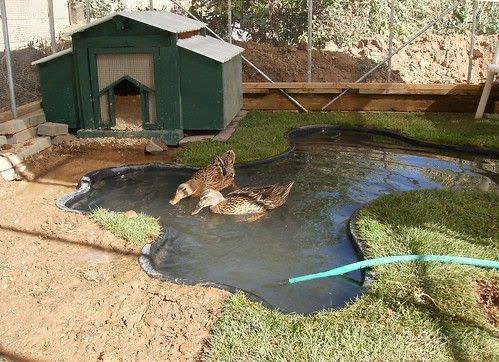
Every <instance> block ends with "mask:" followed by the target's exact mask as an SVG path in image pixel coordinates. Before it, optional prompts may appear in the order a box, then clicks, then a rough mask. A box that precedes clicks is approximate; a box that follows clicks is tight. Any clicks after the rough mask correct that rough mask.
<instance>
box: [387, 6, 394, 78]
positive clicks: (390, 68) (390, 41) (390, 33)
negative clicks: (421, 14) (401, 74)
mask: <svg viewBox="0 0 499 362" xmlns="http://www.w3.org/2000/svg"><path fill="white" fill-rule="evenodd" d="M394 15H395V0H390V23H389V35H388V56H390V55H392V51H393V18H394ZM387 81H388V83H390V82H391V81H392V58H390V59H388V74H387Z"/></svg>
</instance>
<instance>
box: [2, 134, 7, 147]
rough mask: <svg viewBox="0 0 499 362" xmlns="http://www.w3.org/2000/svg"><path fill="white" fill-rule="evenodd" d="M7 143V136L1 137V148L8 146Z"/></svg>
mask: <svg viewBox="0 0 499 362" xmlns="http://www.w3.org/2000/svg"><path fill="white" fill-rule="evenodd" d="M7 143H8V142H7V137H6V136H0V146H3V145H6V144H7Z"/></svg>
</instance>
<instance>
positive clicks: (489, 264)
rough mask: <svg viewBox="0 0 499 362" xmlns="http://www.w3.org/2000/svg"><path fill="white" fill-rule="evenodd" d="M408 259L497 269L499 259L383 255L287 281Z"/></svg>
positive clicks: (313, 277)
mask: <svg viewBox="0 0 499 362" xmlns="http://www.w3.org/2000/svg"><path fill="white" fill-rule="evenodd" d="M409 261H438V262H440V263H448V264H461V265H471V266H478V267H482V268H493V269H499V261H495V260H484V259H473V258H464V257H460V256H450V255H394V256H385V257H382V258H376V259H367V260H363V261H359V262H357V263H352V264H347V265H343V266H340V267H338V268H334V269H331V270H328V271H325V272H320V273H315V274H308V275H302V276H299V277H294V278H290V279H289V280H288V281H289V283H290V284H294V283H300V282H304V281H307V280H313V279H320V278H327V277H332V276H335V275H343V274H346V273H349V272H352V271H355V270H359V269H364V268H369V267H371V266H376V265H382V264H392V263H405V262H409Z"/></svg>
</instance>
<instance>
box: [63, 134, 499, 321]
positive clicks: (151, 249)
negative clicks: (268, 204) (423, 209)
mask: <svg viewBox="0 0 499 362" xmlns="http://www.w3.org/2000/svg"><path fill="white" fill-rule="evenodd" d="M343 132H344V133H346V134H350V133H351V134H353V135H357V134H364V135H365V134H367V135H371V136H373V137H374V136H384V137H389V138H390V139H396V140H401V141H404V143H405V144H409V145H415V146H418V148H417V149H412V150H410V151H413V152H412V153H416V154H418V155H421V154H425V153H428V154H429V153H433V152H435V151H436V150H445V151H450V152H452V153H451V154H453V155H456V152H458V155H460V156H462V155H463V154H462V152H467V153H469V152H473V153H474V154H475V155H476V154H480V155H488V156H491V157H492V158H496V157H497V156H499V150H496V149H482V148H477V147H467V146H446V145H438V144H434V143H430V142H424V141H419V140H415V139H413V138H409V137H406V136H403V135H401V134H398V133H396V132H392V131H386V130H377V129H367V128H362V127H351V126H331V125H316V126H307V127H302V128H299V129H296V130H293V131H291V132H290V133H289V139H290V141H291V144H292V145H291V147H290V148H289V149H288V150H287V151H286V152H284V153H283V154H281V155H278V156H276V157H272V158H268V159H264V160H259V161H255V162H248V163H243V164H238V165H236V168H237V169H238V170H239V172H236V180H238V178H239V177H243V176H244V174H246V178H248V177H250V176H248V175H250V174H251V173H250V172H249V171H250V169H251V170H253V171H254V172H256V170H257V168H255V167H256V166H261V167H267V168H268V170H266V172H267V173H268V174H272V173H274V172H273V171H274V168H276V167H278V165H279V163H281V164H282V163H285V162H287V161H289V162H290V163H291V161H294V162H295V163H296V162H298V161H300V160H290V159H291V158H293V157H294V156H296V153H297V152H298V153H299V150H296V146H297V145H298V144H300V142H302V143H303V142H304V141H307V140H308V139H312V140H313V139H314V137H320V135H326V136H327V140H326V141H327V142H331V141H333V142H334V141H335V140H336V139H337V138H338V137H340V135H341V134H342V133H343ZM355 137H357V136H355ZM355 137H353V138H352V139H354V140H355V139H356V138H355ZM377 142H378V141H375V144H377ZM325 144H326V146H327V145H328V143H325ZM323 145H324V143H323V144H320V145H319V146H321V147H322V146H323ZM350 146H351V145H350V144H348V145H347V146H345V147H346V148H348V147H350ZM388 146H394V145H393V144H389V145H388ZM395 146H396V147H395V149H396V150H397V151H400V149H399V148H398V147H399V146H400V143H399V144H395ZM311 147H312V148H311V149H312V150H314V148H313V147H315V145H313V144H312V146H311ZM341 147H343V145H341ZM368 147H370V146H369V145H368ZM419 147H425V149H420V148H419ZM342 149H343V148H339V147H338V150H342ZM335 150H336V149H333V150H332V151H335ZM294 151H296V152H294ZM390 151H391V150H389V151H388V152H390ZM328 152H331V150H328ZM338 153H341V152H339V151H338ZM330 154H331V153H324V154H323V155H322V156H323V158H324V155H326V156H327V157H329V155H330ZM396 155H398V154H396ZM402 155H410V156H411V155H412V154H411V153H407V151H405V153H404V152H402ZM468 156H469V155H468ZM376 157H377V156H376ZM414 157H420V156H414ZM420 158H424V156H421V157H420ZM428 159H429V158H428ZM301 161H303V160H301ZM301 161H300V162H301ZM369 161H370V160H368V162H369ZM375 161H376V162H378V161H379V160H375ZM423 161H424V160H423ZM307 162H308V161H307ZM373 162H374V161H373ZM265 165H267V166H265ZM299 165H300V164H299ZM270 166H274V167H272V168H270ZM281 166H282V165H281ZM302 166H303V165H302ZM319 166H322V167H323V168H324V165H323V164H320V165H319ZM404 166H405V165H404ZM284 167H286V166H284ZM288 167H289V165H288ZM409 167H410V165H409ZM326 168H327V165H326ZM434 168H438V167H434ZM194 170H196V168H193V167H184V166H178V165H171V164H146V165H131V166H123V167H114V168H107V169H103V170H99V171H95V172H91V173H89V174H87V175H86V176H84V177H83V178H82V179H81V181H80V185H79V188H78V190H77V191H75V192H73V193H71V194H69V195H66V196H64V197H62V198H60V199H59V200H57V206H58V207H60V208H61V209H63V210H66V211H70V212H78V213H83V214H86V213H89V212H90V211H89V209H91V207H90V206H89V205H90V204H87V203H86V202H87V198H91V197H95V195H94V196H92V195H93V194H92V192H93V191H95V190H93V188H98V185H100V184H105V183H106V181H110V182H112V181H113V180H115V181H116V180H119V179H120V178H122V179H123V182H124V183H126V182H127V177H131V178H133V177H136V176H137V175H138V174H141V175H150V174H153V175H156V174H158V173H160V174H164V173H167V172H168V171H170V173H175V172H180V173H182V172H183V173H184V175H182V177H183V178H184V179H185V178H186V176H187V175H188V174H190V173H192V172H193V171H194ZM165 171H166V172H165ZM292 171H293V170H292ZM294 171H296V170H294ZM460 171H461V173H463V170H460ZM466 172H467V173H469V174H470V175H471V174H472V173H473V177H475V176H477V175H478V173H479V174H481V175H482V176H481V177H484V176H483V175H486V176H489V177H492V178H493V179H496V176H497V175H496V174H494V173H491V172H487V171H485V170H471V171H466ZM241 174H242V175H243V176H239V175H241ZM264 174H265V173H264ZM291 174H292V172H291ZM265 175H266V174H265ZM368 175H369V174H368ZM255 177H256V178H254V180H252V181H251V183H249V184H263V183H267V182H263V181H260V177H259V176H258V175H257V176H255ZM273 177H274V178H275V177H276V176H275V175H273ZM366 177H367V176H366ZM404 177H407V176H404ZM470 177H471V176H470ZM144 178H145V177H144ZM187 178H188V177H187ZM248 179H249V178H248ZM160 181H161V180H160ZM389 181H393V180H389ZM150 182H152V181H150ZM258 182H259V183H258ZM272 182H275V180H272ZM283 182H284V181H283ZM435 185H436V184H435ZM170 186H171V185H170ZM241 186H244V185H241ZM304 186H307V187H309V185H304ZM403 186H404V187H406V186H407V185H403ZM458 186H459V185H458ZM104 187H105V185H104ZM174 187H176V185H174ZM296 187H297V186H295V188H296ZM329 187H331V186H329ZM427 187H432V186H427ZM434 187H439V186H438V185H437V186H434ZM465 187H466V186H465ZM414 188H418V187H414ZM423 188H424V187H423ZM104 191H105V189H102V190H101V191H100V192H101V193H103V192H104ZM316 191H317V190H316ZM348 191H349V190H348ZM388 191H390V192H388V193H391V192H394V191H400V190H393V189H392V190H388ZM402 191H403V190H402ZM96 192H97V191H96ZM170 192H171V191H170ZM383 192H385V191H383ZM292 194H293V192H292ZM382 194H386V192H385V193H382ZM377 196H379V195H377ZM377 196H376V197H377ZM121 197H123V195H122V196H121ZM155 197H157V195H156V196H155ZM329 197H331V196H329ZM332 197H333V198H334V197H339V196H332ZM376 197H374V198H376ZM152 198H154V197H152ZM290 199H291V197H290ZM372 199H373V198H372V197H371V198H370V199H369V200H367V201H371V200H372ZM119 200H121V199H119ZM104 201H105V200H104ZM142 202H144V201H142ZM163 202H164V204H165V205H166V203H167V200H166V197H165V199H164V200H163ZM181 203H186V201H182V202H181ZM288 203H289V201H288ZM366 203H367V202H364V201H362V202H360V203H359V202H355V204H356V205H357V207H356V208H358V206H363V205H365V204H366ZM113 205H114V206H115V207H110V209H116V203H114V204H113ZM99 206H100V205H99ZM103 206H104V207H106V205H105V204H104V205H103ZM129 206H130V204H128V205H127V207H129ZM285 206H286V205H285ZM341 206H344V205H340V209H341ZM347 206H349V207H350V208H348V207H347V208H346V210H343V216H345V215H344V214H345V212H346V213H347V214H348V217H347V219H346V222H344V228H343V230H342V231H340V232H339V233H341V232H343V233H346V234H347V237H349V240H348V242H349V243H350V247H351V248H352V247H353V248H352V249H353V251H352V252H353V253H354V254H355V258H354V259H355V260H353V259H352V256H350V257H348V258H350V259H352V260H350V261H349V262H354V261H357V260H359V259H363V255H364V254H363V250H364V248H363V245H362V241H360V240H359V239H358V238H357V237H356V234H355V224H354V220H355V217H356V215H357V212H353V211H352V212H353V215H352V212H351V211H350V209H351V206H352V205H347ZM130 208H133V207H130ZM283 208H284V207H283ZM135 210H136V211H138V210H137V209H135ZM279 210H280V209H278V210H276V211H274V212H272V213H271V214H270V215H269V217H268V218H272V217H273V216H274V217H275V218H276V219H278V218H279V217H281V219H282V218H283V217H284V216H282V214H281V215H279ZM120 211H126V210H120ZM140 211H142V210H140ZM146 211H147V210H146ZM340 211H341V210H340ZM179 212H180V211H179ZM328 216H329V215H328ZM218 217H226V218H227V216H218ZM202 220H204V219H202ZM284 220H285V221H288V223H291V222H290V221H289V220H291V221H296V219H292V218H291V219H286V218H285V217H284ZM209 221H210V220H207V221H206V222H207V223H208V222H209ZM219 221H220V220H219ZM225 222H226V223H227V221H226V220H225ZM228 222H229V223H230V222H231V220H229V221H228ZM256 224H257V225H258V223H256ZM215 225H216V224H215ZM261 225H262V227H264V226H265V224H264V223H263V224H261ZM165 229H166V232H165V233H164V234H163V235H161V236H160V237H159V238H158V239H157V240H156V241H155V242H153V243H152V244H147V245H145V246H144V247H143V249H142V253H141V254H142V255H141V256H140V257H139V263H140V265H141V267H142V268H143V269H144V270H145V271H146V273H147V274H148V275H150V276H151V277H155V278H160V279H162V280H168V281H171V282H175V283H180V284H188V285H199V284H201V285H206V286H213V287H217V288H220V289H224V290H228V291H231V292H234V291H238V290H239V291H242V292H243V293H245V294H246V295H247V296H248V298H249V299H251V300H254V301H259V302H262V303H263V305H265V306H267V307H268V308H273V309H275V308H280V309H281V310H282V311H283V312H286V313H287V312H298V313H302V314H311V313H315V312H316V311H319V310H322V309H324V308H326V309H328V308H338V307H341V306H344V305H345V304H346V303H348V302H349V301H350V300H352V299H353V298H355V297H356V296H360V295H362V293H363V291H364V290H365V289H364V288H363V287H362V285H364V286H367V285H368V283H367V282H368V281H369V278H368V277H366V274H365V273H364V272H356V273H352V274H353V277H352V278H349V277H340V278H338V277H337V278H328V279H331V280H333V279H334V280H335V282H334V283H333V284H329V283H328V282H326V284H325V285H323V286H322V287H321V288H320V285H319V284H316V286H315V287H312V289H310V290H311V291H314V290H318V289H322V290H324V289H327V288H332V289H334V288H338V283H340V286H339V288H346V289H345V290H346V291H345V292H344V293H343V294H341V291H340V293H339V294H338V295H339V296H340V298H339V299H343V300H336V301H330V304H328V305H320V303H319V304H317V302H316V304H317V305H315V306H314V305H313V304H309V305H306V304H307V303H305V304H304V305H303V306H302V305H300V304H298V305H293V304H292V303H291V304H290V305H286V306H285V307H284V308H282V306H281V305H276V304H279V302H277V303H276V300H275V299H276V298H275V296H274V295H272V297H273V299H274V300H273V302H268V301H265V300H264V298H262V297H261V296H260V295H257V294H258V293H255V292H253V291H250V290H248V288H238V287H234V286H231V285H229V284H228V283H217V282H213V278H212V279H206V280H205V279H204V278H198V277H197V276H195V277H190V278H185V277H180V276H172V275H168V273H166V272H165V271H164V270H163V271H162V270H160V269H161V268H162V267H161V266H160V265H159V266H158V265H157V264H156V263H155V256H156V255H161V253H163V254H165V255H166V254H168V253H166V252H165V250H167V251H168V250H169V248H171V245H170V244H169V243H170V240H173V239H175V235H173V236H172V235H169V233H168V232H169V229H170V224H167V225H166V228H165ZM331 232H333V231H331ZM281 233H282V230H281ZM348 234H349V235H348ZM207 236H209V235H207ZM331 237H332V236H331ZM298 241H299V240H298ZM184 242H186V240H184ZM187 242H189V240H187ZM207 242H209V241H207ZM171 243H174V242H173V241H172V242H171ZM177 243H178V244H180V243H179V242H178V241H177ZM255 247H256V248H257V247H258V245H256V243H255ZM172 250H173V249H172ZM319 250H320V249H319ZM338 250H339V251H340V254H341V250H342V249H341V248H340V249H338ZM173 254H175V253H173ZM167 256H168V255H167ZM327 256H329V257H333V256H334V255H329V254H328V255H327ZM173 257H176V256H173ZM173 257H172V258H173ZM180 257H182V255H181V254H180ZM166 258H167V257H163V260H166ZM160 259H161V258H160ZM183 260H184V261H186V262H187V263H188V261H189V259H185V257H184V259H183ZM290 263H292V261H290ZM326 264H328V263H326ZM342 264H346V262H342V263H340V264H337V263H336V265H331V267H329V268H324V267H323V266H322V268H321V267H317V269H312V270H307V272H306V273H309V272H319V271H323V270H327V269H331V268H332V267H334V266H339V265H342ZM328 265H329V264H328ZM182 267H183V265H182V266H180V268H182ZM219 267H220V268H221V269H223V268H224V265H221V266H219ZM256 268H258V265H257V266H256ZM265 272H266V270H265V268H264V267H263V268H262V273H263V274H265ZM292 273H295V274H292V275H286V277H292V276H297V275H300V273H302V274H305V273H304V272H303V271H301V272H300V273H297V272H296V271H294V272H292ZM367 276H368V275H367ZM222 279H223V278H222ZM267 282H271V283H274V285H275V287H277V288H289V285H288V284H287V279H286V278H284V277H283V276H280V277H279V278H277V279H276V278H274V279H272V280H270V281H269V280H267ZM262 283H263V281H262ZM309 283H310V285H311V284H312V283H314V282H309ZM323 283H324V282H323ZM335 283H336V284H335ZM341 283H344V284H341ZM306 284H307V283H303V284H302V285H306ZM347 284H349V285H350V287H343V286H342V285H347ZM352 285H355V287H352ZM295 288H296V287H295ZM314 288H315V289H314ZM332 289H331V290H332ZM306 293H308V291H307V292H305V294H303V293H302V294H297V295H298V296H299V297H301V298H304V299H308V296H307V294H306ZM331 295H333V294H331ZM331 298H333V299H334V297H331ZM310 299H313V298H310ZM310 303H311V302H310ZM328 303H329V302H328Z"/></svg>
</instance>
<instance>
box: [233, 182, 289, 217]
mask: <svg viewBox="0 0 499 362" xmlns="http://www.w3.org/2000/svg"><path fill="white" fill-rule="evenodd" d="M293 184H294V182H290V183H289V184H288V185H285V186H282V185H269V186H260V187H244V188H241V189H239V190H236V191H232V192H230V193H229V194H227V197H242V198H245V199H248V200H251V201H252V202H254V203H258V204H261V205H262V206H263V207H265V208H266V209H268V210H272V209H275V208H277V207H279V206H281V205H282V204H284V203H285V202H286V200H287V199H288V196H289V193H290V191H291V188H292V187H293Z"/></svg>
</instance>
